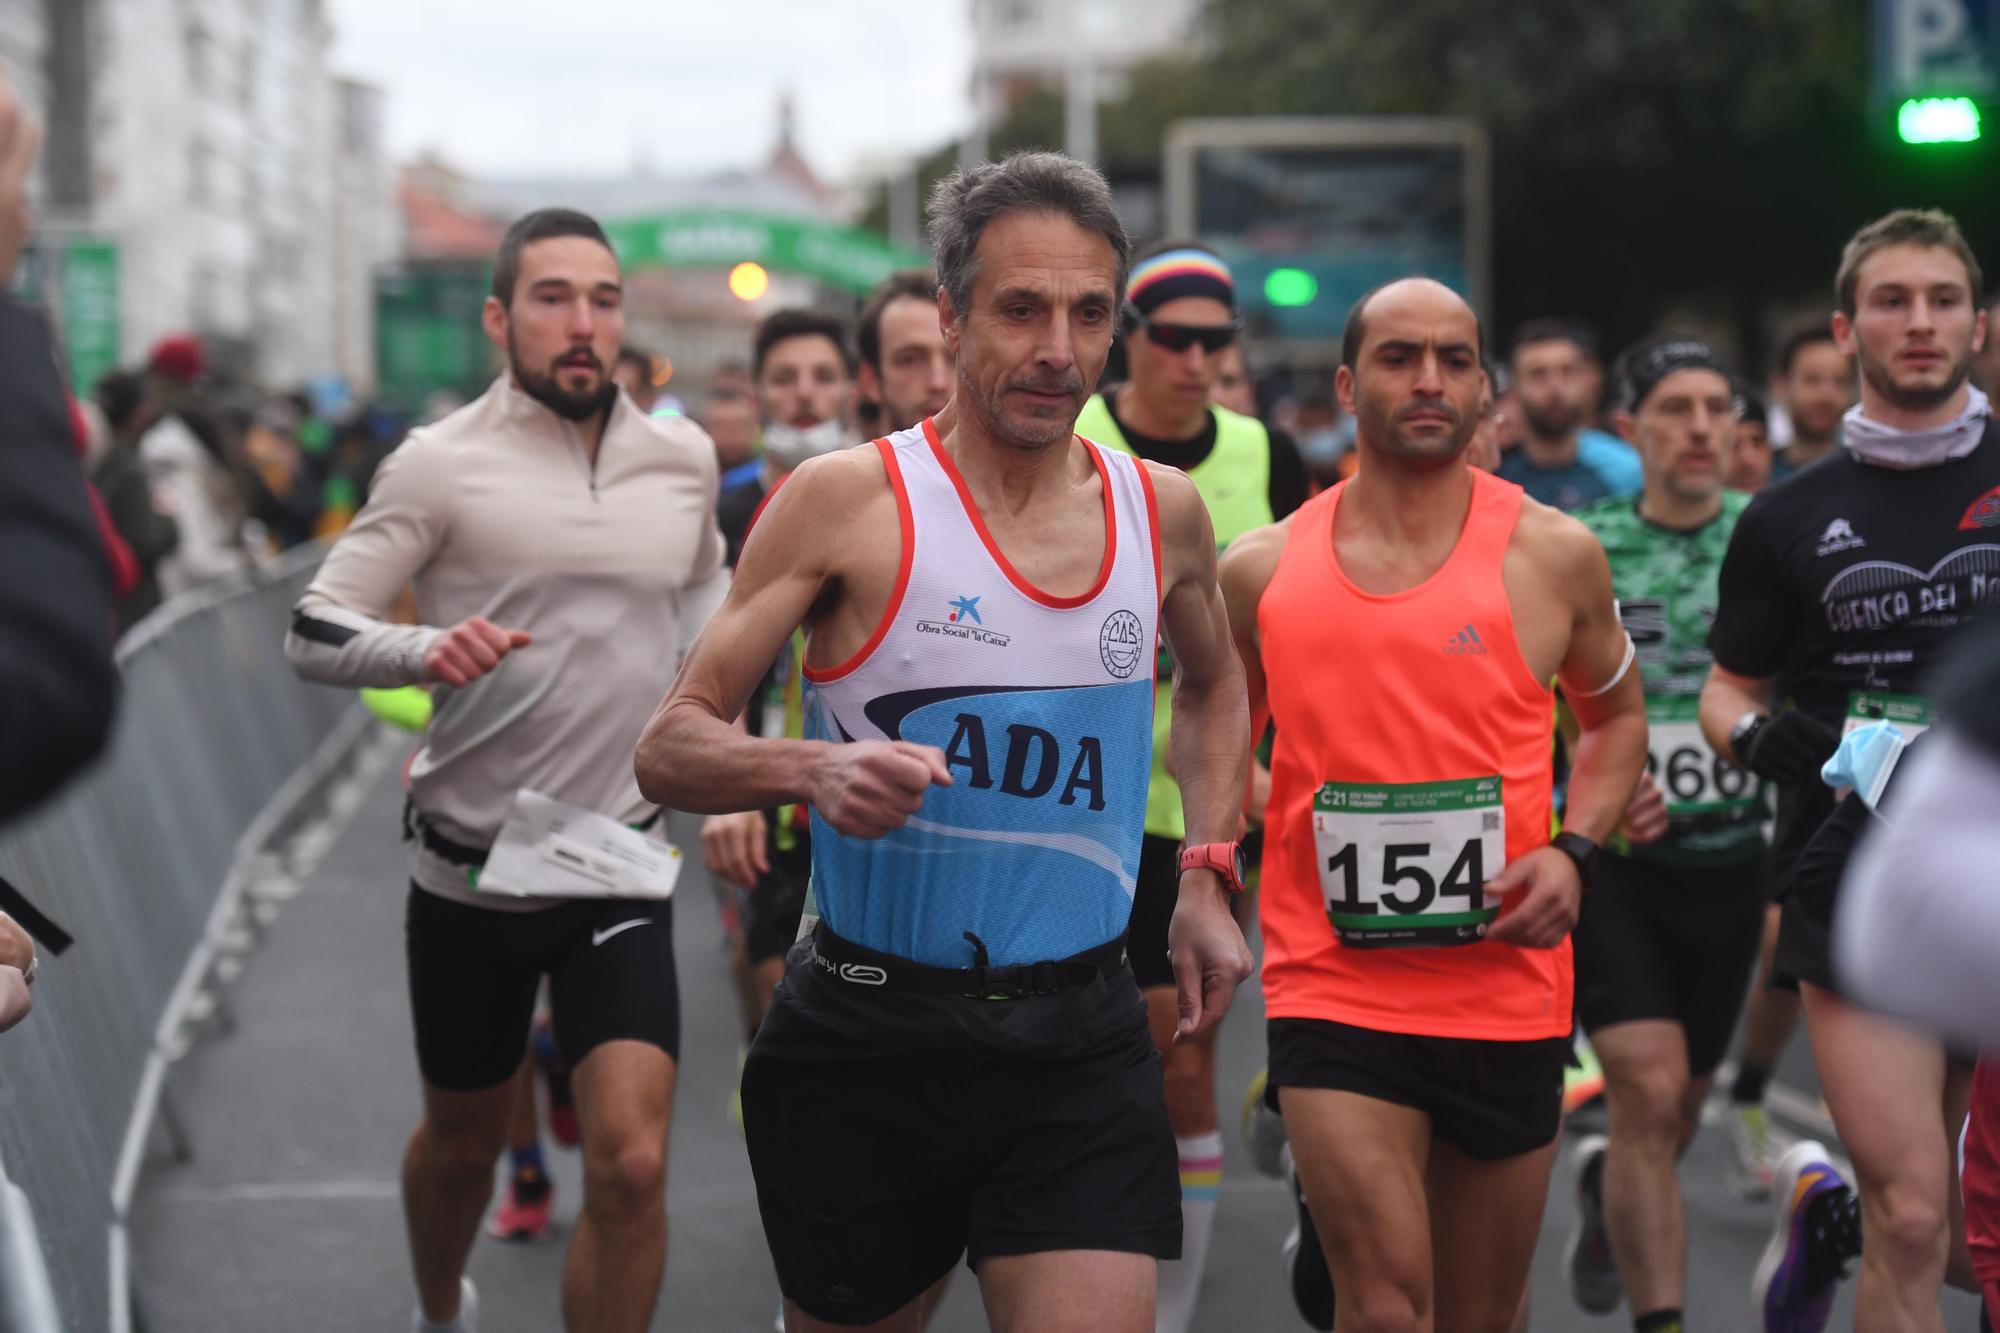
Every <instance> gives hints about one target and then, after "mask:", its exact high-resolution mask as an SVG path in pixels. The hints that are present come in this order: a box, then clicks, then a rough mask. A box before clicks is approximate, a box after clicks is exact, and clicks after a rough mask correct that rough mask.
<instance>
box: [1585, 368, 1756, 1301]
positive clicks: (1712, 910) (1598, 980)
mask: <svg viewBox="0 0 2000 1333" xmlns="http://www.w3.org/2000/svg"><path fill="white" fill-rule="evenodd" d="M1618 370H1619V379H1620V381H1621V386H1620V387H1621V407H1620V410H1619V412H1618V414H1617V417H1616V420H1617V423H1618V428H1619V430H1620V431H1621V432H1623V433H1624V434H1625V435H1626V436H1627V438H1629V439H1630V440H1632V442H1633V443H1634V444H1635V445H1636V446H1637V447H1638V450H1639V457H1640V460H1641V462H1642V463H1643V464H1644V466H1645V478H1646V479H1645V488H1644V490H1643V491H1642V492H1641V494H1640V496H1639V498H1638V500H1637V501H1636V502H1635V501H1632V500H1601V501H1599V502H1597V503H1596V504H1592V505H1586V506H1584V507H1583V508H1582V509H1579V510H1577V511H1576V517H1577V519H1578V521H1580V522H1582V523H1584V524H1585V525H1586V526H1588V527H1589V528H1590V530H1591V531H1592V532H1594V533H1596V534H1597V538H1598V540H1599V541H1601V542H1602V543H1603V544H1604V553H1605V555H1606V556H1607V557H1608V558H1609V559H1610V562H1611V585H1612V590H1613V591H1614V592H1616V593H1617V595H1618V610H1619V615H1620V617H1621V618H1622V619H1623V620H1624V622H1625V628H1626V630H1627V631H1628V632H1629V633H1630V634H1631V636H1632V640H1633V642H1634V643H1635V644H1636V645H1637V646H1638V664H1639V668H1640V671H1641V679H1642V680H1643V682H1644V685H1645V690H1646V712H1647V717H1648V719H1649V722H1650V727H1649V737H1648V739H1649V745H1648V751H1649V753H1648V756H1647V760H1646V767H1647V772H1648V776H1647V777H1646V778H1645V779H1644V780H1642V781H1641V783H1640V787H1639V793H1638V795H1637V796H1635V797H1634V798H1633V801H1632V806H1631V808H1630V809H1629V810H1628V811H1627V812H1626V817H1625V821H1624V823H1623V825H1622V826H1621V828H1620V830H1619V832H1620V835H1621V836H1620V838H1619V840H1618V844H1617V845H1616V846H1615V847H1614V848H1612V849H1611V850H1610V851H1609V852H1608V853H1607V854H1606V856H1605V857H1604V861H1603V863H1602V865H1601V866H1600V867H1599V874H1598V882H1597V884H1596V886H1595V887H1594V888H1593V889H1592V890H1591V892H1590V893H1589V894H1588V895H1586V897H1585V898H1584V903H1583V914H1582V916H1581V917H1580V918H1579V919H1578V921H1577V924H1576V936H1575V941H1574V942H1575V950H1576V1009H1577V1020H1578V1021H1579V1022H1580V1023H1581V1024H1582V1026H1583V1030H1584V1031H1585V1032H1586V1033H1587V1034H1589V1037H1590V1045H1591V1049H1592V1050H1594V1051H1595V1052H1596V1053H1597V1058H1598V1060H1599V1062H1600V1063H1601V1064H1602V1065H1603V1067H1604V1084H1605V1100H1606V1102H1607V1103H1608V1104H1609V1110H1610V1120H1611V1124H1610V1135H1609V1137H1608V1139H1607V1138H1606V1137H1605V1136H1603V1135H1591V1136H1589V1137H1587V1138H1584V1139H1582V1140H1580V1141H1579V1142H1578V1143H1577V1144H1576V1146H1575V1147H1574V1148H1573V1149H1572V1151H1571V1153H1570V1165H1571V1171H1572V1175H1573V1177H1574V1179H1575V1183H1576V1192H1577V1209H1576V1221H1575V1228H1574V1230H1572V1231H1571V1233H1570V1242H1569V1247H1568V1250H1567V1253H1566V1254H1565V1256H1564V1257H1565V1268H1566V1276H1567V1277H1568V1279H1569V1284H1570V1292H1571V1294H1572V1295H1573V1296H1575V1298H1576V1300H1577V1303H1578V1304H1580V1305H1581V1306H1582V1307H1583V1308H1584V1309H1586V1310H1589V1311H1592V1312H1593V1313H1598V1314H1602V1313H1606V1312H1608V1311H1611V1310H1614V1309H1616V1308H1617V1307H1618V1300H1619V1296H1620V1295H1621V1293H1622V1294H1623V1295H1625V1296H1626V1297H1627V1298H1628V1299H1629V1300H1630V1302H1631V1309H1632V1322H1633V1327H1634V1328H1635V1329H1637V1330H1639V1333H1679V1330H1680V1328H1681V1318H1682V1309H1683V1306H1684V1305H1685V1300H1684V1291H1683V1288H1684V1283H1685V1281H1686V1269H1687V1220H1686V1217H1685V1214H1684V1212H1683V1208H1682V1203H1681V1190H1680V1181H1679V1179H1678V1177H1677V1176H1676V1174H1675V1168H1676V1165H1677V1164H1678V1162H1679V1159H1680V1155H1681V1152H1682V1151H1683V1150H1684V1149H1685V1148H1686V1147H1687V1145H1688V1143H1689V1142H1690V1141H1691V1140H1692V1139H1693V1138H1694V1133H1695V1130H1696V1128H1697V1127H1698V1126H1699V1124H1700V1112H1701V1107H1702V1103H1703V1102H1704V1101H1705V1100H1706V1099H1707V1096H1708V1088H1709V1083H1710V1081H1711V1079H1712V1078H1713V1076H1714V1073H1715V1067H1716V1065H1717V1064H1719V1063H1720V1062H1721V1060H1722V1055H1723V1052H1724V1050H1725V1049H1726V1048H1727V1046H1728V1044H1729V1033H1730V1030H1731V1029H1732V1028H1733V1027H1734V1026H1735V1025H1736V1016H1737V1014H1738V1013H1739V1012H1740V1011H1741V1010H1742V1008H1743V994H1744V988H1745V985H1746V984H1747V983H1748V981H1749V979H1750V971H1751V969H1752V967H1754V966H1755V964H1756V959H1757V945H1758V941H1759V940H1760V939H1761V938H1762V935H1763V924H1764V905H1765V904H1766V903H1767V902H1768V901H1769V900H1770V877H1771V868H1770V853H1769V848H1768V847H1767V846H1766V844H1765V839H1764V827H1763V826H1764V820H1765V818H1766V815H1767V808H1766V806H1767V803H1766V801H1765V799H1764V792H1763V790H1762V789H1761V787H1760V785H1759V783H1758V781H1757V779H1756V778H1755V777H1753V776H1751V775H1750V774H1749V773H1746V772H1744V771H1743V770H1742V769H1740V768H1737V767H1736V766H1735V765H1734V764H1731V763H1730V762H1729V761H1728V760H1726V759H1723V758H1720V757H1719V756H1717V755H1716V754H1715V752H1714V751H1713V750H1712V749H1711V748H1710V747H1709V744H1708V742H1707V741H1706V740H1705V739H1704V738H1703V736H1702V734H1701V724H1700V721H1699V720H1698V719H1697V717H1696V709H1697V705H1698V704H1699V702H1700V696H1701V687H1702V683H1703V681H1704V680H1706V679H1707V676H1708V667H1709V652H1708V627H1709V623H1710V621H1712V620H1713V619H1714V616H1715V600H1716V580H1717V577H1718V575H1719V574H1720V573H1721V569H1722V555H1723V552H1724V551H1725V550H1726V549H1727V548H1728V545H1729V534H1730V532H1731V531H1732V530H1733V529H1734V527H1735V526H1736V519H1737V517H1738V516H1739V515H1740V514H1741V513H1742V512H1743V507H1744V506H1745V505H1746V504H1748V503H1749V497H1748V496H1746V495H1742V494H1739V493H1737V492H1734V491H1725V490H1724V489H1723V477H1724V475H1725V473H1726V471H1727V469H1728V467H1729V461H1730V435H1731V431H1732V428H1733V427H1734V426H1735V424H1736V405H1735V401H1734V397H1735V396H1734V390H1733V388H1732V386H1731V384H1730V382H1729V376H1728V374H1727V373H1726V372H1725V371H1724V370H1723V369H1722V364H1721V362H1720V361H1719V360H1718V359H1717V358H1716V355H1715V353H1714V352H1713V351H1712V350H1711V349H1710V348H1709V346H1708V344H1707V343H1705V342H1703V341H1701V340H1700V339H1698V338H1687V337H1670V338H1657V339H1653V340H1650V341H1648V342H1643V343H1640V344H1639V345H1638V346H1636V347H1633V348H1631V349H1630V350H1628V351H1627V352H1626V353H1625V355H1624V356H1623V357H1621V358H1620V359H1619V365H1618ZM1621 1278H1622V1282H1621Z"/></svg>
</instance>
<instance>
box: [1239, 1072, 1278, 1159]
mask: <svg viewBox="0 0 2000 1333" xmlns="http://www.w3.org/2000/svg"><path fill="white" fill-rule="evenodd" d="M1268 1077H1269V1071H1268V1070H1263V1069H1260V1070H1258V1071H1257V1077H1255V1078H1253V1079H1251V1080H1250V1086H1249V1088H1248V1089H1246V1090H1245V1091H1244V1093H1243V1146H1244V1147H1246V1148H1248V1149H1249V1150H1250V1161H1251V1163H1252V1165H1254V1166H1255V1167H1256V1168H1257V1170H1258V1171H1259V1172H1261V1173H1262V1174H1264V1175H1267V1176H1269V1177H1270V1178H1271V1179H1273V1180H1283V1179H1284V1178H1285V1165H1284V1160H1283V1158H1284V1154H1285V1117H1283V1116H1281V1115H1279V1114H1278V1113H1277V1112H1276V1111H1273V1110H1272V1109H1271V1108H1270V1105H1269V1104H1268V1103H1266V1102H1265V1100H1264V1089H1265V1086H1266V1083H1267V1081H1268Z"/></svg>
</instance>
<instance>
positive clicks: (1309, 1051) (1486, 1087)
mask: <svg viewBox="0 0 2000 1333" xmlns="http://www.w3.org/2000/svg"><path fill="white" fill-rule="evenodd" d="M1266 1039H1267V1041H1268V1043H1269V1060H1270V1086H1271V1087H1273V1088H1324V1089H1327V1090H1329V1091H1332V1092H1351V1093H1354V1094H1356V1095H1357V1096H1362V1097H1373V1098H1375V1099H1376V1100H1377V1101H1384V1102H1393V1103H1395V1104H1396V1105H1398V1106H1407V1107H1409V1108H1410V1109H1411V1110H1414V1111H1421V1112H1423V1113H1424V1114H1425V1115H1427V1116H1429V1117H1430V1121H1431V1132H1432V1133H1433V1134H1435V1135H1437V1137H1439V1138H1441V1139H1443V1140H1445V1141H1446V1142H1448V1143H1450V1144H1451V1145H1452V1146H1453V1147H1455V1148H1457V1149H1458V1150H1459V1151H1460V1152H1462V1153H1464V1154H1465V1155H1466V1156H1467V1157H1473V1158H1477V1159H1478V1160H1480V1161H1482V1162H1497V1161H1500V1160H1501V1159H1503V1158H1507V1157H1518V1156H1520V1155H1521V1154H1522V1153H1527V1152H1533V1151H1535V1149H1537V1148H1541V1147H1545V1146H1546V1145H1548V1144H1549V1143H1551V1142H1553V1141H1554V1139H1555V1136H1556V1131H1557V1130H1558V1129H1559V1128H1561V1126H1562V1092H1563V1070H1564V1069H1565V1068H1566V1067H1567V1065H1568V1063H1569V1055H1570V1042H1569V1038H1567V1037H1549V1038H1546V1039H1544V1040H1541V1041H1476V1040H1473V1039H1471V1038H1467V1037H1418V1036H1411V1035H1409V1034H1406V1033H1401V1032H1377V1031H1375V1030H1374V1029H1372V1028H1359V1027H1351V1026H1349V1025H1348V1024H1346V1023H1333V1022H1328V1021H1326V1020H1324V1019H1318V1018H1274V1019H1271V1020H1270V1022H1269V1023H1268V1025H1267V1029H1266Z"/></svg>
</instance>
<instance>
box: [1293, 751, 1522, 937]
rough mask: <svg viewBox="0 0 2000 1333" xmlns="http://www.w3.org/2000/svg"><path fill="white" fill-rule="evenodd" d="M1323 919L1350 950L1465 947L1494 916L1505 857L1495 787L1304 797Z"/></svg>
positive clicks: (1382, 788)
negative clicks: (1490, 896) (1492, 892)
mask: <svg viewBox="0 0 2000 1333" xmlns="http://www.w3.org/2000/svg"><path fill="white" fill-rule="evenodd" d="M1313 844H1314V847H1315V849H1316V851H1317V853H1318V859H1319V877H1320V888H1321V891H1322V892H1323V893H1324V894H1325V897H1326V913H1327V916H1328V918H1330V919H1331V920H1332V922H1333V928H1334V931H1335V932H1336V933H1337V934H1338V935H1339V936H1340V942H1341V943H1342V944H1343V945H1346V946H1348V947H1349V948H1363V949H1384V948H1389V949H1397V948H1402V949H1407V948H1436V947H1439V946H1451V945H1461V944H1471V943H1474V942H1476V941H1478V940H1480V939H1483V938H1484V937H1485V935H1486V927H1487V925H1488V924H1489V923H1491V922H1492V920H1493V918H1494V916H1495V915H1496V914H1497V913H1498V912H1499V906H1498V904H1494V905H1492V906H1488V905H1487V901H1486V894H1485V885H1486V881H1487V880H1488V879H1490V878H1492V877H1493V876H1494V875H1497V874H1499V873H1500V869H1501V867H1502V866H1503V865H1504V864H1505V863H1506V857H1507V819H1506V812H1505V809H1504V808H1503V806H1502V805H1501V801H1500V779H1499V778H1498V777H1497V776H1495V777H1484V778H1466V779H1462V780H1459V781H1454V782H1402V783H1380V782H1326V783H1322V784H1321V785H1320V788H1319V790H1318V791H1317V792H1315V793H1314V794H1313Z"/></svg>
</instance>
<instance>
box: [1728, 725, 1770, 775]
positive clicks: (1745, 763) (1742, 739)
mask: <svg viewBox="0 0 2000 1333" xmlns="http://www.w3.org/2000/svg"><path fill="white" fill-rule="evenodd" d="M1770 724H1771V715H1770V714H1769V713H1758V712H1749V713H1745V714H1744V715H1743V716H1742V717H1740V718H1738V719H1736V725H1735V726H1733V727H1731V728H1730V729H1729V749H1730V752H1731V753H1732V754H1734V755H1735V756H1736V766H1737V767H1738V768H1748V767H1750V750H1751V743H1752V742H1753V741H1755V740H1756V739H1757V733H1758V732H1760V731H1762V730H1763V729H1764V728H1765V727H1767V726H1769V725H1770Z"/></svg>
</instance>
